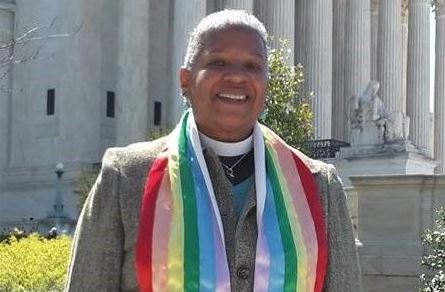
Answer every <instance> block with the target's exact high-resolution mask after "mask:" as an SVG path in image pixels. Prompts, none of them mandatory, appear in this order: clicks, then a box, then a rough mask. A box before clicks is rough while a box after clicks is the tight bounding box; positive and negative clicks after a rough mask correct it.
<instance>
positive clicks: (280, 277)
mask: <svg viewBox="0 0 445 292" xmlns="http://www.w3.org/2000/svg"><path fill="white" fill-rule="evenodd" d="M263 226H264V230H265V233H266V238H267V244H268V246H269V258H270V267H269V291H284V270H285V269H284V263H285V261H284V251H283V243H282V241H281V233H280V227H279V225H278V218H277V214H276V212H275V201H274V194H273V190H272V185H271V183H270V180H269V177H267V178H266V204H265V206H264V213H263Z"/></svg>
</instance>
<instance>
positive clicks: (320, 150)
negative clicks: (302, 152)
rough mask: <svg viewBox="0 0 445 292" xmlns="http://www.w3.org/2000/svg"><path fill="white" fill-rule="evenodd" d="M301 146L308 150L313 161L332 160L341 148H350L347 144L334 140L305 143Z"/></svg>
mask: <svg viewBox="0 0 445 292" xmlns="http://www.w3.org/2000/svg"><path fill="white" fill-rule="evenodd" d="M302 145H303V146H304V147H305V148H306V149H308V150H309V156H310V157H311V158H315V159H325V158H334V157H335V153H336V152H338V151H339V150H340V148H341V147H347V146H350V144H349V143H346V142H343V141H339V140H335V139H323V140H311V141H305V142H303V143H302Z"/></svg>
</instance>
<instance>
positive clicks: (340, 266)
mask: <svg viewBox="0 0 445 292" xmlns="http://www.w3.org/2000/svg"><path fill="white" fill-rule="evenodd" d="M164 147H165V138H161V139H159V140H155V141H152V142H143V143H136V144H132V145H129V146H127V147H124V148H110V149H108V150H107V151H106V153H105V155H104V158H103V163H102V170H101V173H100V175H99V177H98V179H97V181H96V183H95V185H94V187H93V188H92V190H91V192H90V194H89V196H88V199H87V201H86V203H85V206H84V208H83V210H82V212H81V214H80V217H79V221H78V224H77V229H76V232H75V235H74V242H73V247H72V252H71V259H70V264H69V268H68V269H69V270H68V278H67V284H66V290H65V291H69V292H87V291H95V292H99V291H107V292H112V291H138V288H137V282H136V275H135V264H134V260H135V243H136V238H137V232H138V222H139V210H140V204H141V198H142V193H143V187H144V185H145V181H146V176H147V172H148V170H149V168H150V166H151V164H152V162H153V160H154V158H156V156H157V155H158V154H159V152H160V151H161V150H162V149H163V148H164ZM204 156H205V159H206V162H207V166H208V169H209V173H210V177H211V180H212V183H213V185H214V188H215V195H216V198H217V201H218V206H219V209H220V213H221V218H222V222H223V228H224V233H225V241H226V247H227V258H228V263H229V271H230V276H231V287H232V291H252V290H253V275H254V260H255V246H256V237H257V229H256V228H257V227H256V198H255V190H254V189H253V188H252V190H251V191H250V192H249V194H248V198H247V200H246V204H245V207H244V209H243V211H242V213H241V216H240V218H239V219H236V215H235V212H234V210H233V203H232V201H231V200H232V195H231V187H230V182H228V180H227V179H226V177H225V175H224V173H223V170H222V169H221V166H220V164H219V163H218V158H217V157H216V155H215V154H214V153H213V152H212V151H204ZM300 156H301V159H302V160H303V161H304V162H305V163H306V165H307V166H308V167H309V168H310V170H311V171H312V173H313V175H314V177H315V179H316V182H317V184H318V187H319V190H320V194H321V201H322V203H323V206H324V210H325V222H326V226H327V233H328V234H327V238H328V243H329V258H328V271H327V275H326V279H325V287H324V291H329V292H357V291H361V284H360V271H359V265H358V261H357V254H356V249H355V242H354V238H353V235H352V227H351V221H350V217H349V213H348V209H347V206H346V198H345V195H344V192H343V190H342V187H341V184H340V182H339V180H338V178H337V176H336V174H335V170H334V168H333V167H332V166H329V165H327V164H325V163H323V162H320V161H316V160H312V159H310V158H308V157H306V156H304V155H303V154H301V155H300ZM308 292H309V291H308Z"/></svg>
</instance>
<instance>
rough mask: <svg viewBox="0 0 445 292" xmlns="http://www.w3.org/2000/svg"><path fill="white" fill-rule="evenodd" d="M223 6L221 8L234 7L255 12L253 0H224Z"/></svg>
mask: <svg viewBox="0 0 445 292" xmlns="http://www.w3.org/2000/svg"><path fill="white" fill-rule="evenodd" d="M223 2H224V4H223V7H221V8H233V9H244V10H246V11H247V12H250V13H253V7H254V6H253V0H224V1H223Z"/></svg>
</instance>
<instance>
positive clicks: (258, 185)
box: [67, 10, 360, 292]
mask: <svg viewBox="0 0 445 292" xmlns="http://www.w3.org/2000/svg"><path fill="white" fill-rule="evenodd" d="M265 39H266V30H265V29H264V26H263V25H262V24H261V22H259V21H258V20H257V19H256V18H255V17H254V16H252V15H249V14H247V13H246V12H244V11H235V10H225V11H221V12H217V13H213V14H210V15H208V16H207V17H205V18H204V19H203V20H202V21H201V22H200V23H199V24H198V26H197V27H196V28H195V29H194V31H193V33H192V35H191V38H190V42H189V45H188V49H187V55H186V57H185V62H184V66H183V68H181V70H180V82H181V88H182V90H183V94H184V96H185V97H186V98H187V99H188V101H189V102H190V105H191V110H189V111H188V112H186V113H185V115H184V116H183V117H182V119H181V121H180V123H179V124H178V126H177V127H176V129H175V130H174V131H173V133H172V134H170V135H169V136H167V137H165V138H161V139H159V140H155V141H152V142H147V143H137V144H133V145H130V146H128V147H125V148H112V149H109V150H107V152H106V154H105V156H104V159H103V166H102V171H101V174H100V176H99V178H98V180H97V182H96V184H95V186H94V187H93V189H92V191H91V193H90V195H89V197H88V199H87V202H86V204H85V207H84V209H83V211H82V214H81V216H80V219H79V222H78V227H77V230H76V234H75V241H74V246H73V252H72V257H71V263H70V270H69V277H68V283H67V290H68V291H165V290H169V291H181V290H188V291H198V290H204V291H214V290H218V291H230V290H231V291H252V290H255V291H266V290H268V291H282V290H286V291H290V290H293V291H354V292H355V291H359V290H360V286H359V270H358V264H357V258H356V252H355V245H354V240H353V236H352V231H351V223H350V220H349V214H348V211H347V208H346V202H345V196H344V193H343V191H342V188H341V185H340V183H339V181H338V178H337V177H336V175H335V174H334V173H333V169H332V168H331V167H329V166H327V165H326V164H324V163H322V162H318V161H314V160H311V159H309V158H307V157H306V156H304V155H303V154H301V153H300V152H298V151H296V150H295V149H292V148H291V147H289V146H287V145H286V144H285V143H284V142H283V141H282V140H281V139H280V138H279V137H278V136H277V135H276V134H274V133H273V132H272V131H271V130H269V129H267V128H266V127H263V126H261V125H259V124H258V123H257V118H258V115H259V114H260V112H261V110H262V107H263V104H264V99H265V91H266V84H267V76H268V71H267V69H268V68H267V51H266V45H265Z"/></svg>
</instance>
